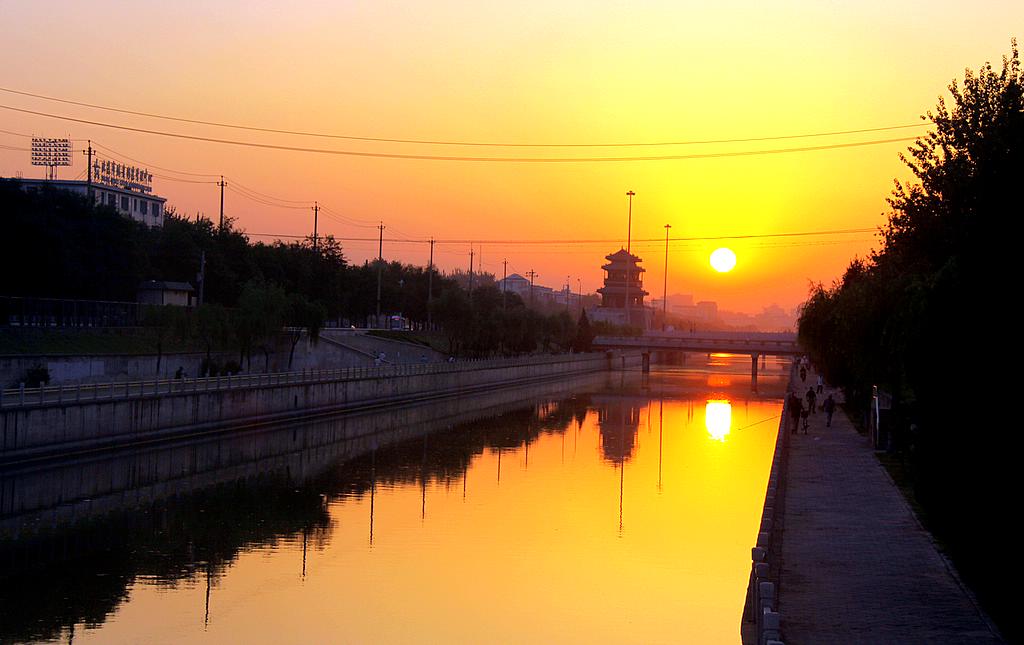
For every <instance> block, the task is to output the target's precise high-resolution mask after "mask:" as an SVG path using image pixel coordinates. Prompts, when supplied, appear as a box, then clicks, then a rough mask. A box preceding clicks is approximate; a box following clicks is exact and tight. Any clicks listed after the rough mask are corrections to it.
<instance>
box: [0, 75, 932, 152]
mask: <svg viewBox="0 0 1024 645" xmlns="http://www.w3.org/2000/svg"><path fill="white" fill-rule="evenodd" d="M0 92H7V93H9V94H18V95H21V96H28V97H32V98H37V99H43V100H45V101H54V102H57V103H65V104H68V105H78V106H80V107H87V108H91V109H95V110H104V111H108V112H117V113H120V114H131V115H134V116H143V117H147V118H152V119H162V120H165V121H176V122H179V123H193V124H197V125H207V126H214V127H218V128H231V129H235V130H248V131H252V132H267V133H273V134H287V135H294V136H303V137H319V138H326V139H344V140H348V141H369V142H376V143H410V144H420V145H435V146H476V147H497V148H635V147H651V146H684V145H702V144H722V143H753V142H756V141H778V140H784V139H805V138H810V137H829V136H840V135H848V134H862V133H866V132H882V131H889V130H901V129H906V128H920V127H923V126H924V125H926V124H924V123H906V124H901V125H889V126H881V127H872V128H856V129H850V130H834V131H831V132H812V133H804V134H788V135H774V136H763V137H745V138H734V139H705V140H689V141H647V142H614V143H513V142H495V141H446V140H435V139H397V138H387V137H369V136H357V135H345V134H331V133H324V132H307V131H302V130H284V129H280V128H265V127H257V126H249V125H239V124H235V123H223V122H217V121H204V120H201V119H188V118H184V117H176V116H169V115H165V114H155V113H152V112H141V111H138V110H128V109H124V108H115V107H110V106H105V105H97V104H95V103H85V102H83V101H73V100H70V99H63V98H58V97H54V96H46V95H44V94H35V93H32V92H25V91H23V90H16V89H12V88H7V87H0Z"/></svg>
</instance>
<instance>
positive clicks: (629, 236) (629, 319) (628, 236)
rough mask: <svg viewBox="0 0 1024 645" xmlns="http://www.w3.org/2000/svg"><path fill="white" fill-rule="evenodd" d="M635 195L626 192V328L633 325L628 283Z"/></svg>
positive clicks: (631, 261)
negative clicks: (627, 199)
mask: <svg viewBox="0 0 1024 645" xmlns="http://www.w3.org/2000/svg"><path fill="white" fill-rule="evenodd" d="M635 194H636V193H634V192H633V191H631V190H628V191H626V197H628V198H629V219H628V221H627V224H626V255H628V256H629V257H627V258H626V303H625V304H626V326H627V327H628V326H629V325H631V324H632V323H633V318H632V316H630V314H629V283H630V280H631V276H630V273H632V272H631V271H630V267H631V266H632V264H633V254H632V252H631V251H630V245H631V242H632V241H633V195H635Z"/></svg>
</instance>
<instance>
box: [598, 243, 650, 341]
mask: <svg viewBox="0 0 1024 645" xmlns="http://www.w3.org/2000/svg"><path fill="white" fill-rule="evenodd" d="M605 258H606V259H607V260H608V264H605V265H604V266H602V267H601V268H602V269H604V271H605V274H604V286H603V287H601V288H600V289H598V290H597V292H598V293H599V294H601V307H600V309H602V310H603V311H602V312H601V314H602V315H601V318H604V319H606V320H609V321H617V322H618V323H619V324H630V325H634V326H639V327H643V328H646V327H647V319H648V315H647V310H646V308H645V307H644V296H646V295H647V292H646V291H644V285H643V273H644V268H643V267H641V266H640V263H641V262H643V260H641V259H640V257H639V256H636V255H633V254H632V253H629V252H628V251H626V249H619V250H618V251H616V252H615V253H612V254H610V255H606V256H605ZM627 297H628V298H629V308H628V312H629V314H628V316H629V320H628V321H627V318H626V316H627V313H626V312H627V307H626V298H627Z"/></svg>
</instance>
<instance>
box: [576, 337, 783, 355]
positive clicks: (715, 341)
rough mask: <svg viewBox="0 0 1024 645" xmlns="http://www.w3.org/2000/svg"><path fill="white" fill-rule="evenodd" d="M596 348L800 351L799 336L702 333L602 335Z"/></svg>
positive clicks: (596, 340)
mask: <svg viewBox="0 0 1024 645" xmlns="http://www.w3.org/2000/svg"><path fill="white" fill-rule="evenodd" d="M594 346H596V347H636V348H641V347H643V348H651V349H669V350H671V349H677V350H683V349H701V350H704V349H709V350H712V351H721V352H729V351H732V350H736V351H738V352H741V353H745V352H748V351H767V352H771V351H773V350H774V351H784V352H786V353H800V346H799V345H798V344H797V342H796V340H795V339H788V338H702V337H699V336H695V337H686V336H623V337H614V336H598V337H597V338H595V339H594Z"/></svg>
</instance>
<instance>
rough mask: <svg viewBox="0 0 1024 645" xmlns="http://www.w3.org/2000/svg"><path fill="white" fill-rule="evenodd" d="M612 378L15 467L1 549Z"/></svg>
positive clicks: (297, 470)
mask: <svg viewBox="0 0 1024 645" xmlns="http://www.w3.org/2000/svg"><path fill="white" fill-rule="evenodd" d="M608 378H610V374H609V373H595V374H585V375H580V376H577V377H570V378H560V379H558V380H556V381H546V382H542V383H537V384H533V385H522V386H503V387H500V388H492V389H491V390H490V391H488V392H485V393H481V394H476V395H474V396H464V397H454V396H449V397H442V398H438V399H436V400H431V401H425V402H422V403H416V404H409V405H400V406H388V407H386V408H383V409H374V410H369V411H364V412H356V413H352V414H330V415H322V416H319V417H315V418H306V419H297V420H294V421H290V422H284V423H279V424H269V425H264V426H260V427H256V428H250V429H239V430H237V431H232V432H228V433H215V434H211V435H210V436H205V437H202V438H200V439H197V440H188V441H170V442H161V443H159V444H157V445H154V446H151V447H148V448H146V449H138V450H125V451H110V452H103V453H98V454H96V455H89V456H87V457H86V458H82V459H62V460H57V461H52V462H48V463H45V464H25V465H23V466H12V467H8V468H6V469H4V470H3V472H2V473H0V545H2V542H3V540H5V539H11V538H19V539H23V538H25V537H27V536H30V535H34V534H37V533H41V534H42V533H50V532H54V530H55V529H57V528H59V527H67V526H72V525H75V524H77V523H80V522H83V521H88V520H91V519H97V518H103V517H107V516H109V515H110V514H112V513H115V512H117V511H119V510H123V509H126V508H128V509H131V508H138V507H140V506H144V505H148V504H151V503H154V502H157V501H159V500H163V499H168V498H171V497H176V496H180V495H187V494H189V493H192V492H196V491H200V490H205V489H208V488H210V487H212V486H217V485H220V484H224V483H229V482H237V481H246V480H254V479H259V478H264V479H266V478H274V477H284V478H285V479H286V481H288V482H290V483H293V484H294V485H295V486H301V485H303V484H304V483H305V482H307V481H309V480H310V479H313V478H315V477H318V476H320V475H321V474H322V473H323V472H324V471H326V470H327V469H329V468H330V467H331V466H332V465H333V464H336V463H340V462H344V461H346V460H349V459H352V458H355V457H358V456H360V455H363V454H367V453H369V452H371V451H373V450H375V449H378V448H382V447H385V446H388V445H391V444H394V443H398V442H401V441H406V440H409V439H413V438H418V437H422V436H425V435H429V434H432V433H435V432H441V431H444V430H446V429H448V428H452V427H457V426H459V425H460V424H465V423H468V422H471V421H475V420H478V419H482V418H490V417H494V416H497V415H501V414H503V413H505V412H509V411H512V410H518V409H520V408H521V407H522V406H524V405H526V404H529V403H531V402H535V401H538V400H553V399H557V398H560V397H565V396H567V395H568V394H570V393H572V392H574V391H575V390H576V389H577V388H579V387H580V384H581V383H582V384H592V385H595V386H597V385H600V384H602V383H604V382H605V380H606V379H608ZM73 546H74V545H70V544H69V545H62V546H61V548H59V549H56V550H54V551H55V553H56V554H60V557H67V555H68V549H69V548H73ZM46 551H50V550H46ZM39 555H41V556H43V557H45V555H46V554H45V553H42V554H37V556H39ZM33 559H35V558H33ZM6 564H7V565H8V566H17V565H18V564H20V563H18V562H9V563H6Z"/></svg>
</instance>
